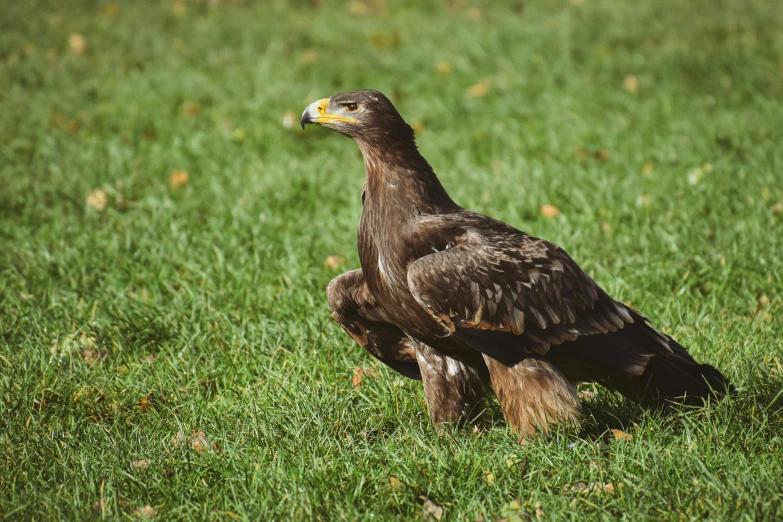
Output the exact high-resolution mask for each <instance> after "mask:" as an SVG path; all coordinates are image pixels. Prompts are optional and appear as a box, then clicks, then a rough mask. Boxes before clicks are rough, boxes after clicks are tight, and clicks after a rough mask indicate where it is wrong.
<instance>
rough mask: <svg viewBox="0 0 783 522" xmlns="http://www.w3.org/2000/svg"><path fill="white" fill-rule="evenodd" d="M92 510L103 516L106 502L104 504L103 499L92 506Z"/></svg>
mask: <svg viewBox="0 0 783 522" xmlns="http://www.w3.org/2000/svg"><path fill="white" fill-rule="evenodd" d="M92 510H93V511H95V512H96V513H98V514H103V512H104V511H105V510H106V502H104V501H103V499H101V500H99V501H97V502H96V503H95V504H93V505H92Z"/></svg>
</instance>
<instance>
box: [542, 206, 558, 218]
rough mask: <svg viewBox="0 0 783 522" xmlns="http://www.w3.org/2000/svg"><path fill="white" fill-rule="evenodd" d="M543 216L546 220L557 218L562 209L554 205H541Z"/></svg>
mask: <svg viewBox="0 0 783 522" xmlns="http://www.w3.org/2000/svg"><path fill="white" fill-rule="evenodd" d="M539 210H540V212H541V215H542V216H544V217H546V218H550V219H551V218H555V217H557V216H559V215H560V209H559V208H557V207H556V206H554V205H541V208H540V209H539Z"/></svg>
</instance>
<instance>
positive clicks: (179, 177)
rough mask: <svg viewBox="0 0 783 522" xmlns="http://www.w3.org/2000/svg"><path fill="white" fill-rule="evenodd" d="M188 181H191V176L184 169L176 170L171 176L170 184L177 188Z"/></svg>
mask: <svg viewBox="0 0 783 522" xmlns="http://www.w3.org/2000/svg"><path fill="white" fill-rule="evenodd" d="M188 181H190V176H188V173H187V172H185V171H184V170H175V171H174V172H172V173H171V175H170V176H169V185H170V186H171V188H172V189H175V190H176V189H178V188H182V187H184V186H185V185H187V184H188Z"/></svg>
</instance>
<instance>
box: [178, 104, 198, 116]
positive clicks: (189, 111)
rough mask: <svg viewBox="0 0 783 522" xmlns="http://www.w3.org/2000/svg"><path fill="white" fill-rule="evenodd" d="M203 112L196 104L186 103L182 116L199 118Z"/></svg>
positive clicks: (183, 105)
mask: <svg viewBox="0 0 783 522" xmlns="http://www.w3.org/2000/svg"><path fill="white" fill-rule="evenodd" d="M200 112H201V106H200V105H199V104H198V103H196V102H190V101H186V102H185V103H183V104H182V114H183V115H184V116H197V115H198V113H200Z"/></svg>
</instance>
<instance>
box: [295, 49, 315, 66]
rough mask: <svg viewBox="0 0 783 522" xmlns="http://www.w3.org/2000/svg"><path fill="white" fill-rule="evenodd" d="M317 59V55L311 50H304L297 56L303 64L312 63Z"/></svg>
mask: <svg viewBox="0 0 783 522" xmlns="http://www.w3.org/2000/svg"><path fill="white" fill-rule="evenodd" d="M317 58H318V53H316V52H315V51H314V50H313V49H305V50H304V51H302V54H300V55H299V59H300V60H302V62H303V63H313V62H315V60H316V59H317Z"/></svg>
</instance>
